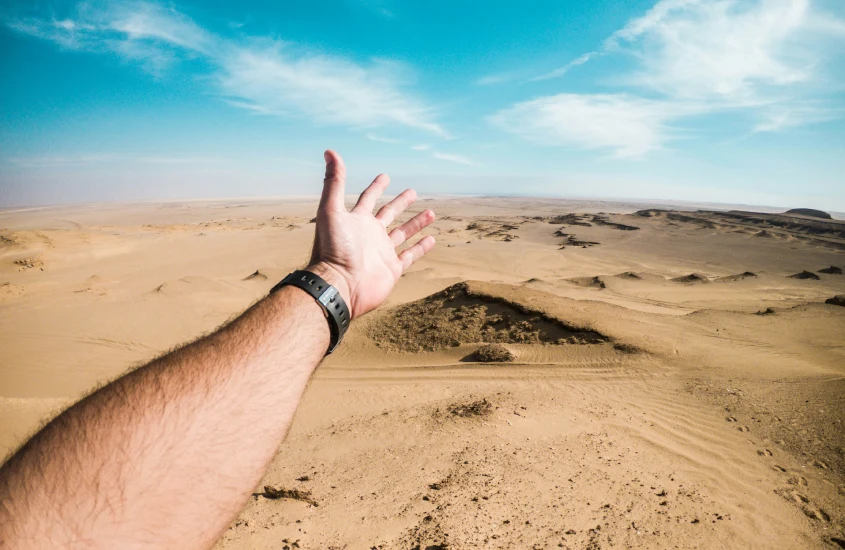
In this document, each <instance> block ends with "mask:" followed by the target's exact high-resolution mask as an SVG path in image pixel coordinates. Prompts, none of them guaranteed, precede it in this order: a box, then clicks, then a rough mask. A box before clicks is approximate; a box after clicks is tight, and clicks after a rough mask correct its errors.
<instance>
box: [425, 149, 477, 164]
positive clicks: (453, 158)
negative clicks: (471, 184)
mask: <svg viewBox="0 0 845 550" xmlns="http://www.w3.org/2000/svg"><path fill="white" fill-rule="evenodd" d="M431 156H433V157H434V158H436V159H440V160H446V161H449V162H456V163H458V164H466V165H467V166H475V163H474V162H472V161H471V160H469V159H468V158H466V157H464V156H461V155H453V154H450V153H439V152H437V151H434V152H433V153H432V154H431Z"/></svg>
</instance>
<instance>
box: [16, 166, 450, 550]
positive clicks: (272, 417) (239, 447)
mask: <svg viewBox="0 0 845 550" xmlns="http://www.w3.org/2000/svg"><path fill="white" fill-rule="evenodd" d="M325 158H326V179H325V182H324V186H323V194H322V198H321V200H320V206H319V210H318V212H317V229H316V237H315V241H314V249H313V252H312V256H311V262H310V264H309V266H308V268H307V269H309V270H310V271H313V272H315V273H317V274H318V275H320V276H322V277H323V278H324V279H326V280H327V281H329V282H330V283H331V284H332V285H334V286H335V287H336V288H337V289H338V290H339V292H340V294H341V296H343V298H344V299H345V300H346V302H347V304H348V305H349V307H350V311H351V314H352V318H353V319H354V318H356V317H359V316H361V315H363V314H364V313H367V312H368V311H371V310H373V309H375V308H376V307H378V306H379V305H380V304H381V303H382V302H383V301H384V300H385V299H386V298H387V296H388V294H389V293H390V291H391V289H392V288H393V286H394V285H395V284H396V281H397V280H398V279H399V277H400V276H401V275H402V273H403V272H404V271H405V270H407V269H408V268H409V267H410V266H411V265H412V264H413V263H414V262H415V261H416V260H418V259H419V258H420V257H421V256H422V255H423V254H425V253H426V252H428V251H429V250H431V248H432V247H433V246H434V239H433V237H430V236H429V237H424V238H422V239H420V240H419V241H418V242H417V243H415V244H414V245H413V246H410V247H409V248H407V249H405V250H404V251H402V252H400V253H398V254H397V252H396V247H397V246H399V245H401V244H403V243H404V242H405V241H406V240H408V239H409V238H410V237H412V236H413V235H414V234H416V233H417V232H418V231H420V230H421V229H423V228H424V227H426V226H428V225H429V224H430V223H431V222H432V221H434V213H433V212H431V211H430V210H426V211H424V212H422V213H420V214H418V215H417V216H415V217H414V218H412V219H411V220H410V221H408V222H406V223H404V224H403V225H401V226H399V227H397V228H395V229H393V230H392V231H388V229H387V228H388V226H389V225H390V224H391V223H392V222H393V221H394V219H395V217H396V216H397V215H398V214H400V213H401V212H402V211H404V210H405V209H406V208H407V207H408V206H409V205H410V204H412V203H413V202H414V200H415V199H416V193H415V192H414V191H413V190H410V189H409V190H407V191H404V192H403V193H402V194H400V195H399V196H397V197H396V198H395V199H393V200H392V201H391V202H389V203H388V204H387V205H385V206H383V207H382V208H381V209H380V210H379V211H378V213H377V214H376V215H375V216H374V215H373V214H372V211H373V209H374V207H375V202H376V200H377V199H378V198H379V196H380V195H381V194H382V192H383V191H384V189H385V188H386V187H387V185H388V183H389V181H390V180H389V178H388V177H387V176H386V175H380V176H378V177H377V178H376V179H375V180H374V181H373V183H372V184H371V185H370V186H369V187H368V188H367V189H366V190H365V191H364V192H363V193H362V194H361V196H360V198H359V199H358V203H357V204H356V205H355V207H354V208H353V209H352V210H351V211H348V212H347V211H346V208H345V207H344V187H345V176H346V169H345V167H344V165H343V161H342V159H341V158H340V156H339V155H338V154H337V153H335V152H333V151H326V154H325ZM328 345H329V328H328V323H327V321H326V319H325V316H324V313H323V310H322V308H321V307H320V306H319V304H317V302H316V301H315V300H314V299H313V298H311V297H310V296H309V295H308V294H306V293H305V292H304V291H302V290H300V289H298V288H295V287H284V288H282V289H281V290H279V291H278V292H276V293H274V294H273V295H271V296H268V297H266V298H264V299H262V300H261V301H259V302H258V303H256V304H255V305H253V306H252V307H250V308H249V309H248V310H247V311H246V312H244V313H243V314H242V315H241V316H240V317H238V318H237V319H235V320H234V321H233V322H231V323H230V324H228V325H226V326H224V327H222V328H220V329H219V330H217V331H216V332H214V333H212V334H210V335H208V336H206V337H203V338H201V339H200V340H197V341H196V342H193V343H191V344H189V345H186V346H185V347H182V348H181V349H178V350H176V351H174V352H172V353H169V354H167V355H165V356H164V357H161V358H159V359H156V360H154V361H153V362H151V363H149V364H147V365H145V366H143V367H141V368H139V369H136V370H134V371H133V372H131V373H129V374H126V375H125V376H123V377H121V378H119V379H117V380H115V381H114V382H112V383H110V384H108V385H107V386H104V387H103V388H101V389H99V390H98V391H96V392H94V393H92V394H91V395H89V396H87V397H86V398H84V399H83V400H81V401H80V402H78V403H76V404H75V405H73V406H72V407H71V408H69V409H68V410H66V411H64V412H63V413H62V414H60V415H59V416H58V417H57V418H55V419H54V420H53V421H52V422H50V423H49V424H48V425H47V426H45V427H44V428H43V429H42V430H41V431H40V432H38V433H37V434H36V435H35V436H33V437H32V439H30V440H29V441H28V442H27V443H26V444H25V445H24V446H23V447H21V449H19V450H18V452H17V453H16V454H15V455H13V456H12V457H11V458H10V459H9V460H8V461H7V462H6V463H5V464H4V465H3V466H2V468H0V547H3V548H124V549H126V548H140V547H157V548H209V547H211V546H212V545H213V544H214V543H215V542H216V541H217V539H218V538H219V537H220V536H221V535H222V533H223V532H224V531H225V529H226V528H227V527H228V526H229V525H230V524H231V522H232V521H233V520H234V518H235V517H236V516H237V514H238V513H239V512H240V510H241V509H242V508H243V506H244V504H245V503H246V501H247V499H248V498H249V496H250V494H251V493H252V492H253V490H254V489H255V487H256V486H257V485H258V483H259V482H260V480H261V478H262V477H263V476H264V474H265V472H266V470H267V467H268V465H269V463H270V461H271V460H272V459H273V457H274V456H275V455H276V453H277V451H278V448H279V445H280V444H281V442H282V440H284V438H285V436H286V434H287V432H288V429H289V428H290V425H291V422H292V420H293V416H294V413H295V412H296V408H297V405H298V404H299V401H300V399H301V398H302V394H303V392H304V391H305V387H306V385H307V383H308V380H309V378H310V376H311V374H312V373H313V372H314V370H315V369H316V368H317V366H318V365H319V363H320V361H321V360H322V359H323V356H324V354H325V352H326V349H327V348H328Z"/></svg>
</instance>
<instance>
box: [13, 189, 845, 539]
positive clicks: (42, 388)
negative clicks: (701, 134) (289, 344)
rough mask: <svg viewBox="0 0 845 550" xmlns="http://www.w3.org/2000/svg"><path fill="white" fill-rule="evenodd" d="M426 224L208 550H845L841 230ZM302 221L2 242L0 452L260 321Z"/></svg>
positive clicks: (444, 217)
mask: <svg viewBox="0 0 845 550" xmlns="http://www.w3.org/2000/svg"><path fill="white" fill-rule="evenodd" d="M350 200H351V198H350ZM421 205H422V206H418V207H416V206H415V208H414V212H409V213H407V214H405V215H404V216H403V220H404V219H408V218H409V217H410V216H411V215H413V214H414V213H415V212H418V211H419V210H420V209H422V208H433V209H434V210H435V211H437V212H438V214H439V220H438V222H437V223H436V224H435V226H434V227H432V228H430V229H428V230H427V232H428V233H431V234H434V235H435V236H436V237H437V239H438V243H439V245H438V247H437V248H436V249H435V250H434V251H432V252H431V253H430V254H429V255H428V256H426V257H425V258H424V259H423V260H422V261H421V262H420V263H419V264H418V265H416V266H415V267H414V268H413V270H412V271H411V272H409V273H407V274H406V275H404V276H403V277H402V279H401V280H400V282H399V284H398V286H397V288H396V290H395V292H394V293H393V294H392V295H391V297H390V299H389V301H388V303H387V304H386V305H385V307H384V308H382V309H380V310H378V311H376V312H374V313H372V314H370V315H367V316H365V317H364V318H362V319H360V320H359V321H358V322H356V323H355V324H354V325H353V326H352V328H351V330H350V332H349V334H348V335H347V337H346V339H345V340H344V343H343V345H342V346H341V347H340V348H339V349H338V350H337V352H336V353H335V354H333V355H332V356H331V357H330V358H329V359H328V360H327V361H326V362H325V363H324V364H323V365H322V366H321V368H320V369H319V370H318V371H317V373H316V375H315V378H314V380H313V381H312V383H311V386H310V387H309V390H308V392H307V393H306V396H305V399H304V402H303V404H302V407H301V409H300V411H299V413H298V415H297V419H296V421H295V423H294V426H293V429H292V432H291V435H290V437H289V438H288V440H287V441H286V442H285V443H284V444H283V447H282V449H281V452H280V454H279V456H278V457H277V459H276V460H275V461H274V462H273V464H272V466H271V468H270V471H269V472H268V474H267V476H266V477H265V479H264V480H262V482H261V483H260V485H259V486H258V487H256V488H255V495H254V498H252V499H251V500H250V502H249V504H248V505H247V507H246V509H245V510H244V511H243V512H242V514H241V515H240V517H239V518H238V519H237V520H236V521H235V522H234V523H233V524H232V526H231V528H230V529H229V530H228V531H227V533H226V534H225V536H224V539H223V540H222V541H221V542H220V543H219V545H218V547H219V548H284V547H286V546H287V547H289V548H296V547H298V548H366V549H370V548H383V549H393V548H397V549H398V548H404V549H407V548H420V549H424V548H429V549H432V548H480V547H488V548H499V547H501V548H559V547H563V548H615V547H625V548H676V547H681V548H830V547H833V548H835V547H837V546H836V545H839V546H840V547H841V546H842V545H843V544H845V543H843V542H841V541H843V540H845V452H843V449H845V429H843V427H842V421H843V419H845V405H843V401H842V395H843V392H845V339H843V335H845V307H842V305H843V304H845V298H843V296H845V278H843V277H842V276H841V271H839V272H838V271H837V269H840V268H838V267H837V266H842V265H845V260H843V254H845V233H842V232H841V231H842V227H843V226H842V222H837V221H836V220H823V219H819V218H808V217H807V216H804V215H801V214H798V215H792V214H790V215H774V214H756V213H752V212H735V211H734V212H713V211H705V210H699V211H694V212H677V211H669V210H665V209H657V208H649V205H636V204H625V203H600V202H589V201H583V202H574V201H563V200H549V199H543V200H539V199H519V198H513V199H494V198H486V197H467V198H461V199H460V200H452V199H437V198H435V199H433V200H429V201H422V202H421ZM313 211H314V203H313V202H312V201H289V202H285V201H262V202H259V201H255V202H243V201H241V202H226V201H216V202H202V201H200V202H192V203H167V204H142V205H100V206H98V207H97V208H93V207H86V206H75V207H61V208H54V209H50V210H34V211H25V212H15V213H5V214H0V227H2V228H3V229H0V312H2V315H0V365H2V367H3V368H2V369H0V388H2V391H0V428H2V429H0V445H2V448H3V450H4V451H6V452H8V451H10V450H11V449H13V448H14V447H15V445H16V444H17V443H18V442H19V441H20V440H21V439H22V438H23V437H25V436H26V435H27V434H28V433H30V432H31V431H32V430H33V429H35V428H36V427H37V426H38V425H39V423H40V422H41V421H42V420H43V419H44V418H48V417H49V416H50V415H52V414H55V413H56V411H58V410H60V409H61V408H62V407H64V406H67V404H69V403H71V402H72V401H73V400H75V399H77V398H78V397H79V396H80V395H82V394H83V393H84V392H86V391H88V390H90V389H91V388H92V387H94V386H95V385H96V384H98V383H101V382H103V381H105V380H108V379H111V378H113V377H115V376H118V375H119V374H121V373H122V372H124V371H125V370H126V369H128V368H131V367H133V366H135V365H138V364H141V363H142V362H144V361H146V360H148V359H150V358H152V357H154V356H156V355H157V354H159V353H161V352H163V351H165V350H167V349H169V348H171V347H172V346H174V345H176V344H178V343H180V342H184V341H187V340H190V339H192V338H195V337H197V336H199V335H201V334H203V333H205V332H207V331H209V330H212V329H213V328H214V327H216V326H218V325H220V324H221V323H223V322H225V321H226V320H227V319H229V318H230V317H231V316H232V315H234V314H237V313H238V312H239V311H242V310H243V309H244V308H246V307H247V306H248V305H249V304H250V303H252V302H253V301H255V300H257V299H259V298H260V297H261V296H262V295H263V294H264V293H266V292H267V291H268V290H269V289H270V288H271V287H272V286H273V285H274V284H275V283H276V282H277V281H278V280H280V279H281V278H282V277H283V276H284V275H285V274H286V273H287V272H289V271H290V270H292V269H293V268H295V267H298V266H300V265H302V263H303V262H304V261H305V260H306V259H307V257H308V254H309V252H310V244H311V243H310V240H311V238H312V236H313V228H314V226H313V224H311V223H309V220H311V218H312V216H313ZM761 233H762V236H763V238H760V236H757V235H759V234H761ZM765 236H768V237H769V238H765ZM576 243H577V244H576ZM599 243H601V244H599ZM840 245H842V246H840ZM33 259H37V260H38V261H40V262H41V264H39V265H37V266H36V265H35V264H36V263H37V262H35V261H34V260H33ZM30 260H33V261H30ZM28 261H29V263H31V264H32V266H27V262H28ZM20 262H23V263H20ZM822 266H831V267H822ZM42 267H43V270H42V269H41V268H42ZM805 273H808V274H809V275H812V277H810V276H807V275H804V274H805ZM796 275H799V276H797V277H796ZM327 403H330V404H331V406H326V404H327ZM248 443H249V442H244V444H248Z"/></svg>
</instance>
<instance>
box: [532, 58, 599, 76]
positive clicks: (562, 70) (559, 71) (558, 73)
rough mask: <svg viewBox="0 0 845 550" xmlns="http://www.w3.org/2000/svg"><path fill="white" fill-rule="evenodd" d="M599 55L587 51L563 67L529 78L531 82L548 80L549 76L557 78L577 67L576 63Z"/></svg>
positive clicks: (584, 61)
mask: <svg viewBox="0 0 845 550" xmlns="http://www.w3.org/2000/svg"><path fill="white" fill-rule="evenodd" d="M597 55H600V54H599V52H587V53H585V54H584V55H581V56H578V57H577V58H575V59H573V60H572V61H570V62H569V63H567V64H566V65H564V66H563V67H560V68H559V69H555V70H553V71H549V72H547V73H546V74H541V75H540V76H535V77H534V78H532V79H531V81H532V82H536V81H538V80H549V79H551V78H558V77H560V76H563V75H565V74H566V73H568V72H569V70H570V69H572V68H573V67H577V66H578V65H583V64H584V63H586V62H587V61H589V60H590V59H592V58H594V57H595V56H597Z"/></svg>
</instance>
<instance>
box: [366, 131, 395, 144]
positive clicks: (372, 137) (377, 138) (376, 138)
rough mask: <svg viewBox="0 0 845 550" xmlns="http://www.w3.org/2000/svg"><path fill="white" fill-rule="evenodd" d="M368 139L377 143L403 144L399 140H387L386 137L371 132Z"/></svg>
mask: <svg viewBox="0 0 845 550" xmlns="http://www.w3.org/2000/svg"><path fill="white" fill-rule="evenodd" d="M367 139H368V140H370V141H375V142H377V143H401V142H400V141H399V140H398V139H392V138H386V137H384V136H380V135H377V134H374V133H372V132H369V133H368V134H367Z"/></svg>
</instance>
